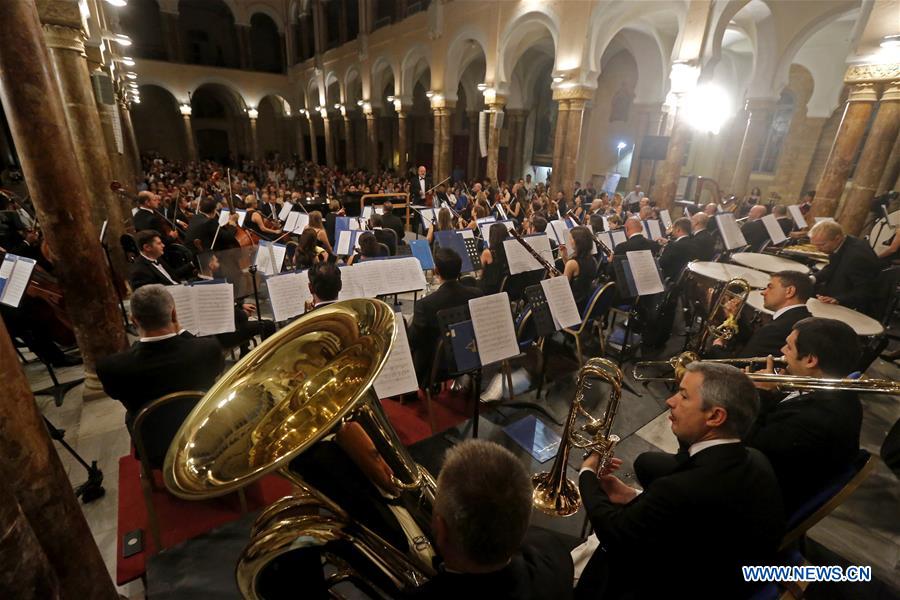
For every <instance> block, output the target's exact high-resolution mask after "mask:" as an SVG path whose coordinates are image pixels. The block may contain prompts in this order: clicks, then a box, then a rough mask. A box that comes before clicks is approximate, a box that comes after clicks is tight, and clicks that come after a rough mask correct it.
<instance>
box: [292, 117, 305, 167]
mask: <svg viewBox="0 0 900 600" xmlns="http://www.w3.org/2000/svg"><path fill="white" fill-rule="evenodd" d="M294 122H295V124H296V134H297V157H298V158H299V159H300V160H306V136H304V135H303V117H302V116H301V115H297V116H296V119H295V121H294Z"/></svg>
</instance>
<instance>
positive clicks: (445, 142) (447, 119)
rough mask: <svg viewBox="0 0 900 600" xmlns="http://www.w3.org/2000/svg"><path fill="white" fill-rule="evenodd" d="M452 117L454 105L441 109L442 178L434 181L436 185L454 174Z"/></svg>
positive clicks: (440, 158)
mask: <svg viewBox="0 0 900 600" xmlns="http://www.w3.org/2000/svg"><path fill="white" fill-rule="evenodd" d="M452 117H453V107H452V106H449V105H448V106H445V107H444V108H442V109H441V147H440V153H439V164H440V166H441V178H440V179H438V180H436V181H435V182H434V183H435V185H437V183H438V182H440V181H443V180H444V179H446V178H447V177H450V176H451V175H452V174H453V127H452V124H451V119H452Z"/></svg>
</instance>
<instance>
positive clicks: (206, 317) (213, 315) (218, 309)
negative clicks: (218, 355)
mask: <svg viewBox="0 0 900 600" xmlns="http://www.w3.org/2000/svg"><path fill="white" fill-rule="evenodd" d="M190 288H191V294H192V295H193V297H194V308H195V310H196V315H197V328H198V329H199V330H200V332H199V334H198V335H215V334H217V333H230V332H232V331H234V285H233V284H230V283H214V284H210V285H193V286H190Z"/></svg>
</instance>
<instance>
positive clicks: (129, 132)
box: [117, 100, 141, 183]
mask: <svg viewBox="0 0 900 600" xmlns="http://www.w3.org/2000/svg"><path fill="white" fill-rule="evenodd" d="M117 110H118V111H119V120H120V121H121V122H122V138H123V142H124V144H125V158H126V159H127V160H128V163H129V171H130V172H131V177H132V181H134V182H135V183H137V180H138V179H139V178H140V175H141V151H140V150H139V149H138V143H137V136H136V135H135V134H134V124H133V123H132V121H131V111H130V110H129V108H128V102H126V101H124V100H122V101H120V102H118V104H117Z"/></svg>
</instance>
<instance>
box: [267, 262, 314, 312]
mask: <svg viewBox="0 0 900 600" xmlns="http://www.w3.org/2000/svg"><path fill="white" fill-rule="evenodd" d="M266 288H268V290H269V300H270V301H271V302H272V312H273V313H274V314H275V320H276V321H287V320H288V319H290V318H293V317H296V316H298V315H302V314H303V311H304V310H305V307H306V301H307V300H312V294H311V293H310V292H309V277H308V276H307V272H306V271H303V272H300V273H296V272H295V273H283V274H281V275H274V276H272V277H267V278H266Z"/></svg>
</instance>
